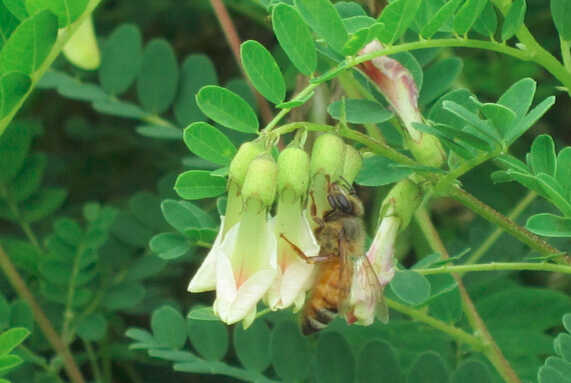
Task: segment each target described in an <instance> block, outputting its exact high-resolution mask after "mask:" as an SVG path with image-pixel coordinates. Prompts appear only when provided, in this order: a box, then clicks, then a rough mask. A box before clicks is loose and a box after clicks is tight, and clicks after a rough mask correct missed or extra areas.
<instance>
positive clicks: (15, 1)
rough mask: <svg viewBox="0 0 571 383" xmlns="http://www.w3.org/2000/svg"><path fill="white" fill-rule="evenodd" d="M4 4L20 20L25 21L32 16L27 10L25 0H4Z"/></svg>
mask: <svg viewBox="0 0 571 383" xmlns="http://www.w3.org/2000/svg"><path fill="white" fill-rule="evenodd" d="M2 3H3V4H4V6H5V7H6V8H7V9H8V10H9V11H10V13H12V14H13V15H14V16H15V17H16V18H17V19H18V20H20V21H23V20H24V19H27V18H28V17H30V16H29V15H28V11H27V10H26V2H25V1H23V0H2Z"/></svg>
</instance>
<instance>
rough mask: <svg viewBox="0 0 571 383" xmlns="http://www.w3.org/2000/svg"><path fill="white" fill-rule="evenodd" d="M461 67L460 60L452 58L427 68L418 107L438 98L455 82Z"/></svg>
mask: <svg viewBox="0 0 571 383" xmlns="http://www.w3.org/2000/svg"><path fill="white" fill-rule="evenodd" d="M463 65H464V64H463V62H462V60H461V59H460V58H458V57H453V58H448V59H444V60H441V61H438V62H437V63H434V64H433V65H431V66H429V67H428V68H427V69H426V70H425V72H424V81H423V85H422V89H421V90H420V97H419V99H418V103H419V105H427V104H429V103H431V102H433V101H434V100H436V99H437V98H438V97H440V96H441V95H442V94H443V93H444V92H445V91H446V90H447V89H448V88H449V87H450V86H451V85H452V82H454V81H455V80H456V78H457V77H458V75H459V74H460V72H461V71H462V67H463Z"/></svg>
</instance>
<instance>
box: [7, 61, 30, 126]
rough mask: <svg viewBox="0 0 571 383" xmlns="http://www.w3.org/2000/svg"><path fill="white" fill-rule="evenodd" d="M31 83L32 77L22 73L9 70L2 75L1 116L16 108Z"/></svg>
mask: <svg viewBox="0 0 571 383" xmlns="http://www.w3.org/2000/svg"><path fill="white" fill-rule="evenodd" d="M0 54H1V53H0ZM31 85H32V80H31V79H30V77H28V76H26V75H25V74H22V73H18V72H8V73H4V74H3V75H2V76H1V77H0V118H2V117H4V116H7V115H8V114H9V113H10V112H11V111H12V109H14V107H15V106H16V105H17V104H18V103H19V102H20V100H21V99H22V98H23V97H24V95H25V94H26V93H27V92H28V90H29V89H30V86H31Z"/></svg>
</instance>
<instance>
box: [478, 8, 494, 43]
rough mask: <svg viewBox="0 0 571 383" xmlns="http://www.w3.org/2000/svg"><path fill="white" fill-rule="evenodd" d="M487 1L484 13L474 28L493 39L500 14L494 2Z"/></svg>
mask: <svg viewBox="0 0 571 383" xmlns="http://www.w3.org/2000/svg"><path fill="white" fill-rule="evenodd" d="M486 3H487V4H486V6H485V7H484V9H483V10H482V13H481V14H480V16H479V17H478V19H477V20H476V22H475V23H474V30H475V31H476V32H478V33H480V34H481V35H484V36H486V37H488V38H490V39H492V38H493V36H494V34H495V33H496V29H497V28H498V16H497V15H496V11H495V10H494V6H493V5H492V3H491V2H488V1H487V2H486Z"/></svg>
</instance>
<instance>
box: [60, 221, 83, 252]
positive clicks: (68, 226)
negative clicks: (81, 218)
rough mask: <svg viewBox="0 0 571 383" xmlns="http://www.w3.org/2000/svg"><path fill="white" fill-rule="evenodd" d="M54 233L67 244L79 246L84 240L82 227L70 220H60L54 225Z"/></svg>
mask: <svg viewBox="0 0 571 383" xmlns="http://www.w3.org/2000/svg"><path fill="white" fill-rule="evenodd" d="M54 233H55V234H56V235H57V236H58V237H60V238H61V239H62V240H63V241H64V242H65V243H66V244H68V245H71V246H77V245H79V244H80V243H81V241H82V239H83V230H82V229H81V226H79V224H78V223H77V221H74V220H73V219H70V218H59V219H58V220H56V221H55V223H54Z"/></svg>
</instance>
